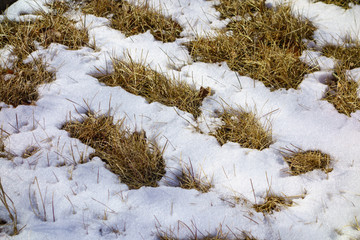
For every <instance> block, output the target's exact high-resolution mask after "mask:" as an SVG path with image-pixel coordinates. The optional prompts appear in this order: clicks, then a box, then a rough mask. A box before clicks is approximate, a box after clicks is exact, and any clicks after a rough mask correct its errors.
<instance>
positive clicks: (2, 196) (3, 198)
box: [0, 178, 21, 235]
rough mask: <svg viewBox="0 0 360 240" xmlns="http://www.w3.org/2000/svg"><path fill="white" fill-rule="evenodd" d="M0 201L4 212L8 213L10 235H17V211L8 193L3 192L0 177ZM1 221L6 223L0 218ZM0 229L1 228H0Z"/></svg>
mask: <svg viewBox="0 0 360 240" xmlns="http://www.w3.org/2000/svg"><path fill="white" fill-rule="evenodd" d="M0 202H1V203H2V205H3V207H4V208H5V210H6V212H7V213H8V216H9V219H10V220H11V223H9V224H10V225H11V226H12V229H11V232H10V233H9V234H10V235H18V234H19V232H20V231H21V229H20V230H19V229H18V227H17V224H18V220H17V212H16V208H15V205H14V202H13V201H12V200H11V198H10V197H9V195H8V194H7V193H6V192H5V190H4V187H3V185H2V183H1V178H0ZM1 223H4V224H6V222H5V221H1V220H0V225H1ZM0 230H1V229H0Z"/></svg>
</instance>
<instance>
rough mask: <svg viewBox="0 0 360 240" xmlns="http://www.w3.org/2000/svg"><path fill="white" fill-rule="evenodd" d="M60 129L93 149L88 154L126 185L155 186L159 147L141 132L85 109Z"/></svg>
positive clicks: (161, 161) (162, 165)
mask: <svg viewBox="0 0 360 240" xmlns="http://www.w3.org/2000/svg"><path fill="white" fill-rule="evenodd" d="M63 129H64V130H66V131H68V132H69V133H70V136H71V137H73V138H77V139H79V140H80V141H82V142H83V143H84V144H87V145H89V146H91V147H92V148H94V149H95V150H96V151H95V153H94V154H92V156H91V157H95V156H97V157H99V158H101V159H102V160H103V161H105V162H106V163H107V164H108V166H109V169H110V170H111V171H112V172H113V173H115V174H117V175H119V177H120V180H121V182H122V183H125V184H127V185H128V186H129V188H130V189H138V188H140V187H142V186H151V187H156V186H157V182H158V181H159V180H160V179H161V178H162V177H163V175H164V174H165V162H164V159H163V157H162V151H161V150H160V149H159V148H158V146H157V145H156V143H154V142H151V141H148V140H147V138H146V134H145V132H141V133H138V132H134V133H131V132H130V131H129V130H128V129H126V128H125V126H124V120H121V121H118V122H117V123H114V119H113V117H111V116H95V115H94V114H91V113H89V114H88V116H87V117H84V118H83V119H82V121H69V122H67V123H66V124H65V125H64V126H63Z"/></svg>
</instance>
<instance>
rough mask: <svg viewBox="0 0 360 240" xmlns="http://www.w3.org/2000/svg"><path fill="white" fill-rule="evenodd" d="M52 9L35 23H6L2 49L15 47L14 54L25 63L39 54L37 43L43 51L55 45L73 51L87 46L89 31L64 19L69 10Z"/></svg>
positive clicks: (1, 34)
mask: <svg viewBox="0 0 360 240" xmlns="http://www.w3.org/2000/svg"><path fill="white" fill-rule="evenodd" d="M50 7H51V8H52V9H53V12H50V13H44V12H38V15H39V18H38V19H36V20H33V21H20V22H13V21H10V20H8V19H5V20H4V21H2V22H1V26H0V48H2V47H4V46H5V45H6V44H10V45H12V46H14V51H13V54H14V55H15V56H17V57H18V58H19V60H23V59H25V58H26V57H27V56H28V55H29V54H30V53H31V52H33V51H35V50H36V45H35V41H37V42H38V43H40V44H41V45H42V46H43V47H48V46H49V45H50V44H51V43H53V42H56V43H60V44H63V45H65V46H68V47H69V49H79V48H81V47H83V46H87V45H88V33H87V30H86V29H85V28H83V29H77V28H76V27H75V22H74V21H72V20H69V19H68V18H67V17H65V16H64V15H63V14H64V13H65V12H66V11H67V10H68V6H67V5H66V4H61V3H60V2H55V3H54V4H52V5H50Z"/></svg>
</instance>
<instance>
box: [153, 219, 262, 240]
mask: <svg viewBox="0 0 360 240" xmlns="http://www.w3.org/2000/svg"><path fill="white" fill-rule="evenodd" d="M180 223H181V224H182V225H184V226H185V228H186V229H187V230H188V231H189V232H190V236H188V237H187V238H186V239H187V240H228V239H234V240H256V238H254V237H253V236H251V234H248V233H246V232H244V231H243V232H242V233H241V234H240V235H236V234H234V233H233V231H232V230H230V229H229V231H228V232H224V231H223V230H222V226H220V228H219V229H217V231H216V233H215V234H209V233H207V234H203V233H201V232H200V231H199V230H198V229H197V227H196V226H193V229H192V228H190V227H189V226H188V225H186V224H185V223H183V222H180ZM157 230H158V233H157V235H158V239H159V240H180V238H179V237H177V236H176V234H175V233H174V231H172V230H170V231H168V232H165V231H162V230H160V229H159V228H157Z"/></svg>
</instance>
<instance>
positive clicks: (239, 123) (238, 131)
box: [211, 109, 273, 150]
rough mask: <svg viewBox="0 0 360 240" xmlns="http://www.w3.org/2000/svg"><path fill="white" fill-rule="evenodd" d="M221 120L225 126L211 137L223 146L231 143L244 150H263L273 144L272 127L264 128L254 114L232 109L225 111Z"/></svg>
mask: <svg viewBox="0 0 360 240" xmlns="http://www.w3.org/2000/svg"><path fill="white" fill-rule="evenodd" d="M220 118H221V120H222V121H223V125H221V126H220V127H219V128H218V129H217V130H216V132H215V133H212V134H211V135H213V136H215V137H216V139H217V140H218V142H219V143H220V144H221V145H223V144H225V143H226V142H228V141H230V142H235V143H239V144H240V146H242V147H244V148H252V149H258V150H263V149H265V148H268V147H269V146H270V145H271V144H272V143H273V140H272V134H271V127H270V125H268V126H265V127H263V126H262V124H261V123H260V122H259V120H258V118H257V117H256V115H255V114H254V113H252V112H246V111H244V110H235V109H230V110H225V111H224V112H223V113H222V114H221V115H220Z"/></svg>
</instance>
